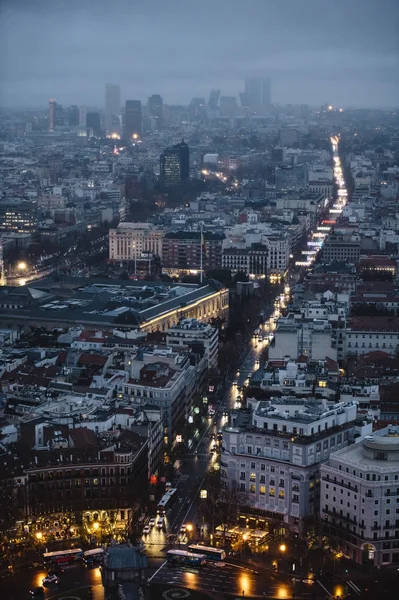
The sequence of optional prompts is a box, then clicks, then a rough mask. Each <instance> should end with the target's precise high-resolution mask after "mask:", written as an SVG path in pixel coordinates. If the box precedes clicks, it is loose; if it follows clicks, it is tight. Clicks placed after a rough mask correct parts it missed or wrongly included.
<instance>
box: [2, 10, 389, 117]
mask: <svg viewBox="0 0 399 600" xmlns="http://www.w3.org/2000/svg"><path fill="white" fill-rule="evenodd" d="M0 27H1V29H0V104H1V105H2V106H11V107H12V106H44V105H46V104H47V102H48V99H49V98H51V97H52V98H55V99H56V100H57V101H58V102H60V103H61V104H63V105H69V104H86V105H91V106H98V107H100V108H101V107H103V105H104V84H105V83H106V82H111V83H119V84H120V85H121V87H122V100H123V101H124V100H126V99H141V100H144V101H146V100H147V98H148V96H149V95H151V94H153V93H160V94H161V95H162V96H163V98H164V101H165V102H166V103H188V102H189V101H190V100H191V98H192V97H193V96H205V97H208V94H209V90H210V89H211V88H220V89H221V91H222V95H236V94H238V93H239V92H240V91H242V89H243V80H244V79H245V77H246V76H247V75H260V76H270V77H271V80H272V101H273V102H278V103H307V104H311V105H319V104H321V103H325V102H327V103H332V104H334V105H343V106H349V105H351V106H373V107H374V106H398V105H399V77H398V73H399V33H398V32H399V0H328V1H327V0H0Z"/></svg>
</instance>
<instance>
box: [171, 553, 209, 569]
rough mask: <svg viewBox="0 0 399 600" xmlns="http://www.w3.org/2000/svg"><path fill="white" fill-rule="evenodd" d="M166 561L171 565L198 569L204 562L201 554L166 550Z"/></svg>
mask: <svg viewBox="0 0 399 600" xmlns="http://www.w3.org/2000/svg"><path fill="white" fill-rule="evenodd" d="M167 559H168V563H169V564H171V565H186V566H189V567H200V566H201V565H203V564H204V562H205V556H204V555H203V554H195V553H194V552H187V551H186V550H168V552H167Z"/></svg>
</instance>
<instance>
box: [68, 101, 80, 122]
mask: <svg viewBox="0 0 399 600" xmlns="http://www.w3.org/2000/svg"><path fill="white" fill-rule="evenodd" d="M68 125H69V127H79V108H78V107H77V106H76V105H72V106H70V107H69V108H68Z"/></svg>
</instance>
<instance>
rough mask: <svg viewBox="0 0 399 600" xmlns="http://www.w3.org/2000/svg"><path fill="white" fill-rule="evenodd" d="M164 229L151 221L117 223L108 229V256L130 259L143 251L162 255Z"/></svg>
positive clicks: (117, 258)
mask: <svg viewBox="0 0 399 600" xmlns="http://www.w3.org/2000/svg"><path fill="white" fill-rule="evenodd" d="M163 236H164V231H163V230H162V229H159V228H158V227H155V225H152V223H119V225H118V227H117V229H110V231H109V258H110V260H115V261H132V260H135V259H136V258H137V257H139V256H141V254H142V253H143V252H144V253H151V254H155V255H156V256H162V239H163Z"/></svg>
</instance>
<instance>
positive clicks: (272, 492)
mask: <svg viewBox="0 0 399 600" xmlns="http://www.w3.org/2000/svg"><path fill="white" fill-rule="evenodd" d="M274 494H275V490H274V487H271V488H269V496H273V497H274Z"/></svg>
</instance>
